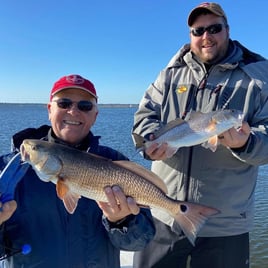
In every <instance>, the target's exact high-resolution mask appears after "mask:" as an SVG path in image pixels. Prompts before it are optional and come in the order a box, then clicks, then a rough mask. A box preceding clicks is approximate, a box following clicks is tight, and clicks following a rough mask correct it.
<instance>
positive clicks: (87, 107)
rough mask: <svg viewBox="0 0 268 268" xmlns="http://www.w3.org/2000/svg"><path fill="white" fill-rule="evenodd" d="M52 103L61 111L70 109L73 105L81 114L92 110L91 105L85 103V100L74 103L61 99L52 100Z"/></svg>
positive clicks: (88, 102) (89, 102) (87, 102)
mask: <svg viewBox="0 0 268 268" xmlns="http://www.w3.org/2000/svg"><path fill="white" fill-rule="evenodd" d="M53 101H55V102H56V103H57V105H58V107H59V108H61V109H70V108H71V107H72V106H73V105H74V104H75V103H76V104H77V108H78V109H79V110H80V111H83V112H88V111H91V110H92V108H93V103H92V102H91V101H86V100H81V101H78V102H75V101H72V100H70V99H65V98H62V99H58V100H53Z"/></svg>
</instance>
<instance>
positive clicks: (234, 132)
mask: <svg viewBox="0 0 268 268" xmlns="http://www.w3.org/2000/svg"><path fill="white" fill-rule="evenodd" d="M250 131H251V129H250V126H249V124H248V123H247V122H243V123H242V126H241V127H240V128H239V129H236V128H231V129H229V130H227V131H225V132H223V133H222V134H221V135H219V141H220V143H221V144H222V145H224V146H226V147H229V148H241V147H243V146H244V145H245V144H246V143H247V141H248V139H249V135H250Z"/></svg>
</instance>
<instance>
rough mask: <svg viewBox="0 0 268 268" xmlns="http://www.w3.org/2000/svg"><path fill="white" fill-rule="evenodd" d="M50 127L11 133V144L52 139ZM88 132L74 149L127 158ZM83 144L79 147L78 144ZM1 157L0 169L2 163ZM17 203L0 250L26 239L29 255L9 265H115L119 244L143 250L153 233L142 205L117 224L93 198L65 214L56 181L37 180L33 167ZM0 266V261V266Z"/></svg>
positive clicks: (108, 267)
mask: <svg viewBox="0 0 268 268" xmlns="http://www.w3.org/2000/svg"><path fill="white" fill-rule="evenodd" d="M50 132H51V130H50V127H49V126H42V127H40V128H39V129H32V128H31V129H26V130H24V131H22V132H19V133H18V134H15V135H14V136H13V144H14V149H18V148H19V146H20V144H21V142H22V141H23V139H25V138H38V139H45V140H47V139H48V140H50V139H53V138H52V136H51V135H49V133H50ZM99 138H100V137H97V136H93V134H92V133H91V132H90V133H89V135H88V137H87V139H85V141H84V142H83V143H82V144H81V145H79V146H78V149H81V150H85V151H89V152H91V153H95V154H98V155H101V156H104V157H106V158H109V159H112V160H121V159H127V158H126V157H125V156H123V155H122V154H120V153H119V152H117V151H115V150H113V149H111V148H109V147H106V146H101V145H99ZM79 147H81V148H79ZM6 159H7V157H6V156H2V157H1V158H0V170H3V168H4V166H5V165H6V164H7V163H6ZM15 200H16V201H17V204H18V208H17V210H16V211H15V213H14V214H13V215H12V217H11V218H10V219H9V220H8V221H6V222H5V223H4V224H2V226H1V237H0V238H1V239H2V242H1V245H2V248H1V249H0V250H1V251H0V254H2V255H3V254H5V253H8V252H9V251H11V252H12V251H14V250H16V249H20V248H21V247H22V246H23V245H24V244H30V245H31V247H32V251H31V252H30V253H29V254H28V255H22V254H15V255H14V256H13V257H12V258H9V259H8V260H6V261H7V262H8V264H9V265H10V266H7V267H15V268H19V267H20V268H22V267H27V268H31V267H35V268H48V267H49V268H54V267H55V268H61V267H62V268H63V267H64V268H80V267H81V268H86V267H89V268H119V267H120V249H123V250H130V251H136V250H141V249H142V248H143V247H145V246H146V244H147V243H148V242H149V241H150V240H151V239H152V238H153V235H154V233H155V229H154V225H153V222H152V218H151V213H150V211H149V210H147V209H141V213H140V214H139V215H137V216H134V215H131V216H128V217H127V219H126V220H125V221H124V222H123V223H122V224H120V226H118V227H116V228H115V226H111V225H110V224H109V223H108V221H107V220H106V219H105V218H104V217H103V214H102V211H101V210H100V208H99V207H98V205H97V204H96V202H95V201H94V200H91V199H87V198H83V197H82V198H80V200H79V202H78V206H77V209H76V211H75V212H74V214H69V213H68V212H67V211H66V209H65V207H64V205H63V202H62V201H61V200H60V199H59V198H58V197H57V195H56V189H55V185H54V184H53V183H47V182H43V181H41V180H40V179H39V178H38V177H37V175H36V174H35V172H34V171H33V169H32V168H29V169H28V171H27V173H26V175H25V176H24V177H23V178H22V180H21V181H20V182H19V183H18V185H17V188H16V193H15ZM0 267H1V265H0Z"/></svg>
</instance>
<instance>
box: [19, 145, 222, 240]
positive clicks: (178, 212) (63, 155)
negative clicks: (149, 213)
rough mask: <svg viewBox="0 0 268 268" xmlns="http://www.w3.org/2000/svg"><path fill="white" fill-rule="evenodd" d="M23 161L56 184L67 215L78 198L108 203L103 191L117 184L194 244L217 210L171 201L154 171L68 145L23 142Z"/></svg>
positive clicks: (75, 204) (41, 177) (41, 176)
mask: <svg viewBox="0 0 268 268" xmlns="http://www.w3.org/2000/svg"><path fill="white" fill-rule="evenodd" d="M21 155H22V160H23V161H26V162H28V163H29V164H30V165H32V167H33V168H34V170H35V171H36V173H37V175H38V176H39V178H40V179H41V180H43V181H46V182H48V181H52V182H54V183H55V184H56V191H57V194H58V196H59V198H61V199H62V200H63V202H64V205H65V207H66V209H67V211H68V212H69V213H73V212H74V211H75V209H76V206H77V202H78V200H79V198H80V197H81V196H84V197H86V198H91V199H94V200H98V201H107V200H106V196H105V193H104V191H103V189H104V188H105V187H106V186H113V185H118V186H120V187H121V189H122V190H123V191H124V193H125V194H126V195H127V196H131V197H133V198H134V199H135V200H136V202H137V204H139V205H140V206H145V207H154V208H158V209H161V210H164V211H166V212H168V213H169V214H170V215H172V216H173V217H174V218H175V220H176V221H177V222H178V224H179V225H180V227H181V229H182V230H183V232H184V233H185V235H186V236H187V237H188V239H189V240H190V241H191V242H192V243H193V244H194V241H195V238H196V236H197V233H198V232H199V230H200V229H201V227H202V226H203V225H204V224H205V222H206V220H207V219H208V217H209V216H211V215H214V214H217V213H218V212H219V211H218V210H217V209H214V208H211V207H206V206H203V205H199V204H195V203H188V202H181V201H178V200H173V199H171V198H170V197H168V196H167V195H166V192H167V188H166V185H165V184H164V183H163V181H162V180H161V179H160V178H159V177H157V176H156V175H155V174H154V173H153V172H151V171H149V170H147V169H145V168H143V167H142V166H140V165H138V164H136V163H134V162H131V161H111V160H108V159H105V158H102V157H98V156H96V155H92V154H89V153H86V152H81V151H79V150H76V149H73V148H70V147H68V146H64V145H60V144H56V143H50V142H46V141H41V140H24V141H23V143H22V145H21Z"/></svg>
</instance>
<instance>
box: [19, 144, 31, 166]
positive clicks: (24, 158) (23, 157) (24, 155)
mask: <svg viewBox="0 0 268 268" xmlns="http://www.w3.org/2000/svg"><path fill="white" fill-rule="evenodd" d="M20 153H21V160H22V161H24V162H26V161H27V160H29V159H30V155H29V154H28V153H27V151H26V149H25V146H24V145H23V144H21V146H20Z"/></svg>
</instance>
